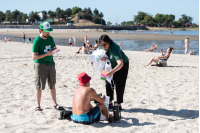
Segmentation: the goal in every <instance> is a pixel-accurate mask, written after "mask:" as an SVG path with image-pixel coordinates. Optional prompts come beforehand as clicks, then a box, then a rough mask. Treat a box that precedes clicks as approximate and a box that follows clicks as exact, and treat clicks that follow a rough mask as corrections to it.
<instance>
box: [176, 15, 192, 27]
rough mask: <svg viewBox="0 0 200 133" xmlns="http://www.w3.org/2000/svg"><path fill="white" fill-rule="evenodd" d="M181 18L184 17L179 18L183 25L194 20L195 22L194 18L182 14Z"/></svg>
mask: <svg viewBox="0 0 200 133" xmlns="http://www.w3.org/2000/svg"><path fill="white" fill-rule="evenodd" d="M181 16H182V17H181V18H179V21H180V22H181V23H183V24H184V25H185V24H187V23H192V20H193V18H192V17H190V16H186V15H185V14H182V15H181Z"/></svg>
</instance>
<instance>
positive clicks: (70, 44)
mask: <svg viewBox="0 0 200 133" xmlns="http://www.w3.org/2000/svg"><path fill="white" fill-rule="evenodd" d="M69 46H72V38H70V39H69Z"/></svg>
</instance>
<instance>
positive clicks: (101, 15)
mask: <svg viewBox="0 0 200 133" xmlns="http://www.w3.org/2000/svg"><path fill="white" fill-rule="evenodd" d="M99 17H101V24H102V18H103V13H102V12H100V14H99Z"/></svg>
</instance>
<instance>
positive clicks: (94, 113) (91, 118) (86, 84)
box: [71, 72, 113, 125]
mask: <svg viewBox="0 0 200 133" xmlns="http://www.w3.org/2000/svg"><path fill="white" fill-rule="evenodd" d="M78 80H79V87H78V88H76V89H75V90H74V93H73V101H72V112H73V114H72V115H71V119H72V120H73V122H75V123H81V124H86V125H89V124H92V123H94V122H98V121H100V115H101V112H102V114H103V115H104V116H105V117H106V118H108V121H109V122H112V121H113V116H112V115H111V114H109V112H108V110H107V108H106V106H105V105H104V102H105V99H106V97H105V95H103V96H102V97H99V96H98V95H97V93H96V91H95V90H94V89H93V88H91V87H90V80H91V77H90V76H88V75H87V74H86V73H85V72H82V73H80V74H79V75H78ZM94 100H96V101H97V102H98V104H97V105H96V106H95V107H93V106H92V105H91V101H94Z"/></svg>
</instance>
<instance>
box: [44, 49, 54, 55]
mask: <svg viewBox="0 0 200 133" xmlns="http://www.w3.org/2000/svg"><path fill="white" fill-rule="evenodd" d="M54 53H55V52H52V50H51V51H49V52H48V53H46V54H47V56H50V55H53V54H54Z"/></svg>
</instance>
